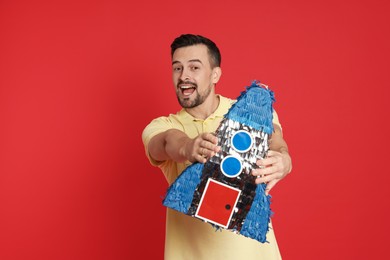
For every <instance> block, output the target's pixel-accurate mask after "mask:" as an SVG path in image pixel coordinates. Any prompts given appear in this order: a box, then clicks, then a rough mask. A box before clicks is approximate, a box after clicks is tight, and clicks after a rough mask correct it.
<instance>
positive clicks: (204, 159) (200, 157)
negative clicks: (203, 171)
mask: <svg viewBox="0 0 390 260" xmlns="http://www.w3.org/2000/svg"><path fill="white" fill-rule="evenodd" d="M196 159H197V161H198V162H200V163H205V162H206V161H207V159H206V158H205V157H204V156H203V155H201V154H198V155H197V158H196Z"/></svg>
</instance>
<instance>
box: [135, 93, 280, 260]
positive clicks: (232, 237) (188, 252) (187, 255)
mask: <svg viewBox="0 0 390 260" xmlns="http://www.w3.org/2000/svg"><path fill="white" fill-rule="evenodd" d="M219 99H220V102H219V106H218V108H217V110H216V111H215V112H214V113H213V114H212V115H210V116H209V117H208V118H206V119H205V120H203V119H196V118H194V117H192V116H191V115H190V114H188V113H187V112H186V111H185V110H184V109H182V110H180V111H179V112H178V113H177V114H171V115H169V116H168V117H159V118H157V119H154V120H153V121H152V122H151V123H150V124H149V125H148V126H146V128H145V129H144V131H143V133H142V140H143V142H144V145H145V151H146V155H147V157H148V158H149V160H150V162H151V164H152V165H154V166H158V167H159V168H160V169H161V170H162V172H163V173H164V175H165V177H166V179H167V181H168V183H169V184H172V183H173V182H174V181H175V179H176V178H177V176H179V174H180V173H181V172H182V171H183V170H184V169H185V168H186V167H187V166H188V165H190V162H183V163H177V162H174V161H171V160H167V161H164V162H158V161H155V160H153V158H151V157H150V155H149V152H148V143H149V141H150V140H151V139H152V138H153V137H154V136H155V135H157V134H159V133H162V132H164V131H166V130H168V129H172V128H175V129H179V130H181V131H183V132H185V133H186V134H187V135H188V136H189V137H190V138H194V137H196V136H197V135H199V134H200V133H203V132H214V131H215V130H216V129H217V128H218V126H219V124H220V122H221V120H222V119H223V117H224V115H225V114H226V113H227V112H228V110H229V108H230V107H231V105H232V104H233V103H234V102H235V101H234V100H232V99H228V98H225V97H222V96H219ZM273 116H274V117H273V118H274V119H273V122H274V124H277V125H279V126H280V124H279V120H278V117H277V114H276V113H275V112H274V115H273ZM166 221H167V222H166V237H165V259H167V260H179V259H180V260H181V259H183V260H184V259H185V260H191V259H194V260H203V259H212V260H218V259H223V260H229V259H245V260H251V259H257V260H259V259H261V260H263V259H272V260H274V259H281V256H280V253H279V249H278V245H277V242H276V239H275V235H274V232H273V229H272V226H270V230H269V232H268V234H267V241H269V243H264V244H262V243H260V242H258V241H256V240H254V239H250V238H246V237H244V236H242V235H237V234H235V233H233V232H231V231H227V230H219V231H216V230H215V228H213V227H212V226H211V225H210V224H209V223H205V222H203V221H201V220H199V219H196V218H193V217H190V216H187V215H185V214H183V213H180V212H178V211H175V210H172V209H170V208H167V220H166ZM270 225H271V224H270Z"/></svg>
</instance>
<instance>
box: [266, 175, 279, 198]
mask: <svg viewBox="0 0 390 260" xmlns="http://www.w3.org/2000/svg"><path fill="white" fill-rule="evenodd" d="M278 181H279V180H278V179H275V180H272V181H270V182H268V183H267V187H266V188H265V195H268V194H269V192H270V191H271V189H272V188H273V187H274V186H275V185H276V183H278Z"/></svg>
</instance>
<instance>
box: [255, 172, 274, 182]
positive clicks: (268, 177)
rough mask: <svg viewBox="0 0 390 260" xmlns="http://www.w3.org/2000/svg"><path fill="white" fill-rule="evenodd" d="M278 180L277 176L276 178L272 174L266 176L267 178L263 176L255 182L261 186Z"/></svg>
mask: <svg viewBox="0 0 390 260" xmlns="http://www.w3.org/2000/svg"><path fill="white" fill-rule="evenodd" d="M276 178H277V176H275V174H271V175H266V176H261V177H259V178H256V180H255V182H256V184H260V183H268V182H270V181H273V180H275V179H276Z"/></svg>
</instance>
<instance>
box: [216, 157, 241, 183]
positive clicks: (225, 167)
mask: <svg viewBox="0 0 390 260" xmlns="http://www.w3.org/2000/svg"><path fill="white" fill-rule="evenodd" d="M221 171H222V173H223V174H224V175H225V176H226V177H229V178H234V177H237V176H238V175H240V173H241V171H242V163H241V161H240V159H238V158H237V157H235V156H233V155H229V156H226V157H225V158H223V160H222V162H221Z"/></svg>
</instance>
